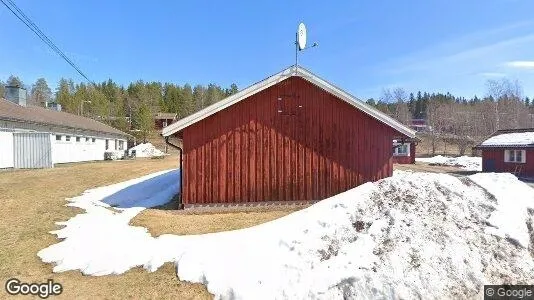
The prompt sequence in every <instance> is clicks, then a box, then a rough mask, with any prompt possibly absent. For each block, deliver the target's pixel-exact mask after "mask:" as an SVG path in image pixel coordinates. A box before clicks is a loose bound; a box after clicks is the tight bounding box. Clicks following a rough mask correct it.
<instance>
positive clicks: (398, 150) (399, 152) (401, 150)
mask: <svg viewBox="0 0 534 300" xmlns="http://www.w3.org/2000/svg"><path fill="white" fill-rule="evenodd" d="M393 146H395V148H394V150H393V155H394V156H410V144H394V145H393Z"/></svg>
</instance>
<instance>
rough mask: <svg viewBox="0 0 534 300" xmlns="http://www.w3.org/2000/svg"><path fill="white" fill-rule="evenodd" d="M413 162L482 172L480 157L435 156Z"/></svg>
mask: <svg viewBox="0 0 534 300" xmlns="http://www.w3.org/2000/svg"><path fill="white" fill-rule="evenodd" d="M415 161H418V162H423V163H427V164H430V165H437V166H451V167H460V168H462V169H463V170H466V171H482V157H473V156H460V157H448V156H441V155H437V156H434V157H425V158H416V159H415Z"/></svg>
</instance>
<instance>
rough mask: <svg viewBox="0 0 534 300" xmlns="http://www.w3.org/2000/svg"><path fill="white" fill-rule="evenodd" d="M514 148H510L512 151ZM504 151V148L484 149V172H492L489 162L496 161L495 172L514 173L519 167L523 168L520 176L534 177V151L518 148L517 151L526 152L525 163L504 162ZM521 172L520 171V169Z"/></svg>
mask: <svg viewBox="0 0 534 300" xmlns="http://www.w3.org/2000/svg"><path fill="white" fill-rule="evenodd" d="M511 149H512V148H510V150H511ZM504 150H508V148H507V149H502V148H496V149H483V150H482V171H483V172H491V170H490V169H489V163H488V161H489V160H494V162H495V163H494V164H495V169H494V170H493V172H506V173H514V172H515V170H516V167H517V166H521V171H520V173H519V174H518V175H520V176H525V177H534V149H528V148H527V149H525V148H516V149H515V150H526V162H525V163H510V162H504ZM518 170H519V169H518Z"/></svg>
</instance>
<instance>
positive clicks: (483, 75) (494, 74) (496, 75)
mask: <svg viewBox="0 0 534 300" xmlns="http://www.w3.org/2000/svg"><path fill="white" fill-rule="evenodd" d="M477 75H479V76H482V77H492V78H495V77H506V76H507V74H506V73H499V72H482V73H478V74H477Z"/></svg>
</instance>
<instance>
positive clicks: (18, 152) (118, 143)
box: [0, 87, 131, 168]
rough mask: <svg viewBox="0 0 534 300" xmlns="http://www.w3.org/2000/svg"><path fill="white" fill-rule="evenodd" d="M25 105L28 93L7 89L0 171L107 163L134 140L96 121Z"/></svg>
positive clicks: (0, 103) (1, 104) (1, 109)
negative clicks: (106, 158) (107, 157)
mask: <svg viewBox="0 0 534 300" xmlns="http://www.w3.org/2000/svg"><path fill="white" fill-rule="evenodd" d="M59 110H60V108H59V109H58V108H56V109H55V110H52V109H46V108H43V107H37V106H32V105H26V91H25V90H24V89H21V88H18V87H6V92H5V99H2V98H0V168H47V167H53V165H54V164H57V163H70V162H82V161H93V160H104V153H105V152H106V151H111V150H117V151H123V150H126V148H127V140H128V138H129V137H131V136H130V135H129V134H127V133H124V132H122V131H120V130H118V129H116V128H113V127H111V126H108V125H106V124H104V123H101V122H98V121H96V120H93V119H90V118H86V117H82V116H78V115H73V114H70V113H66V112H62V111H59Z"/></svg>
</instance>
